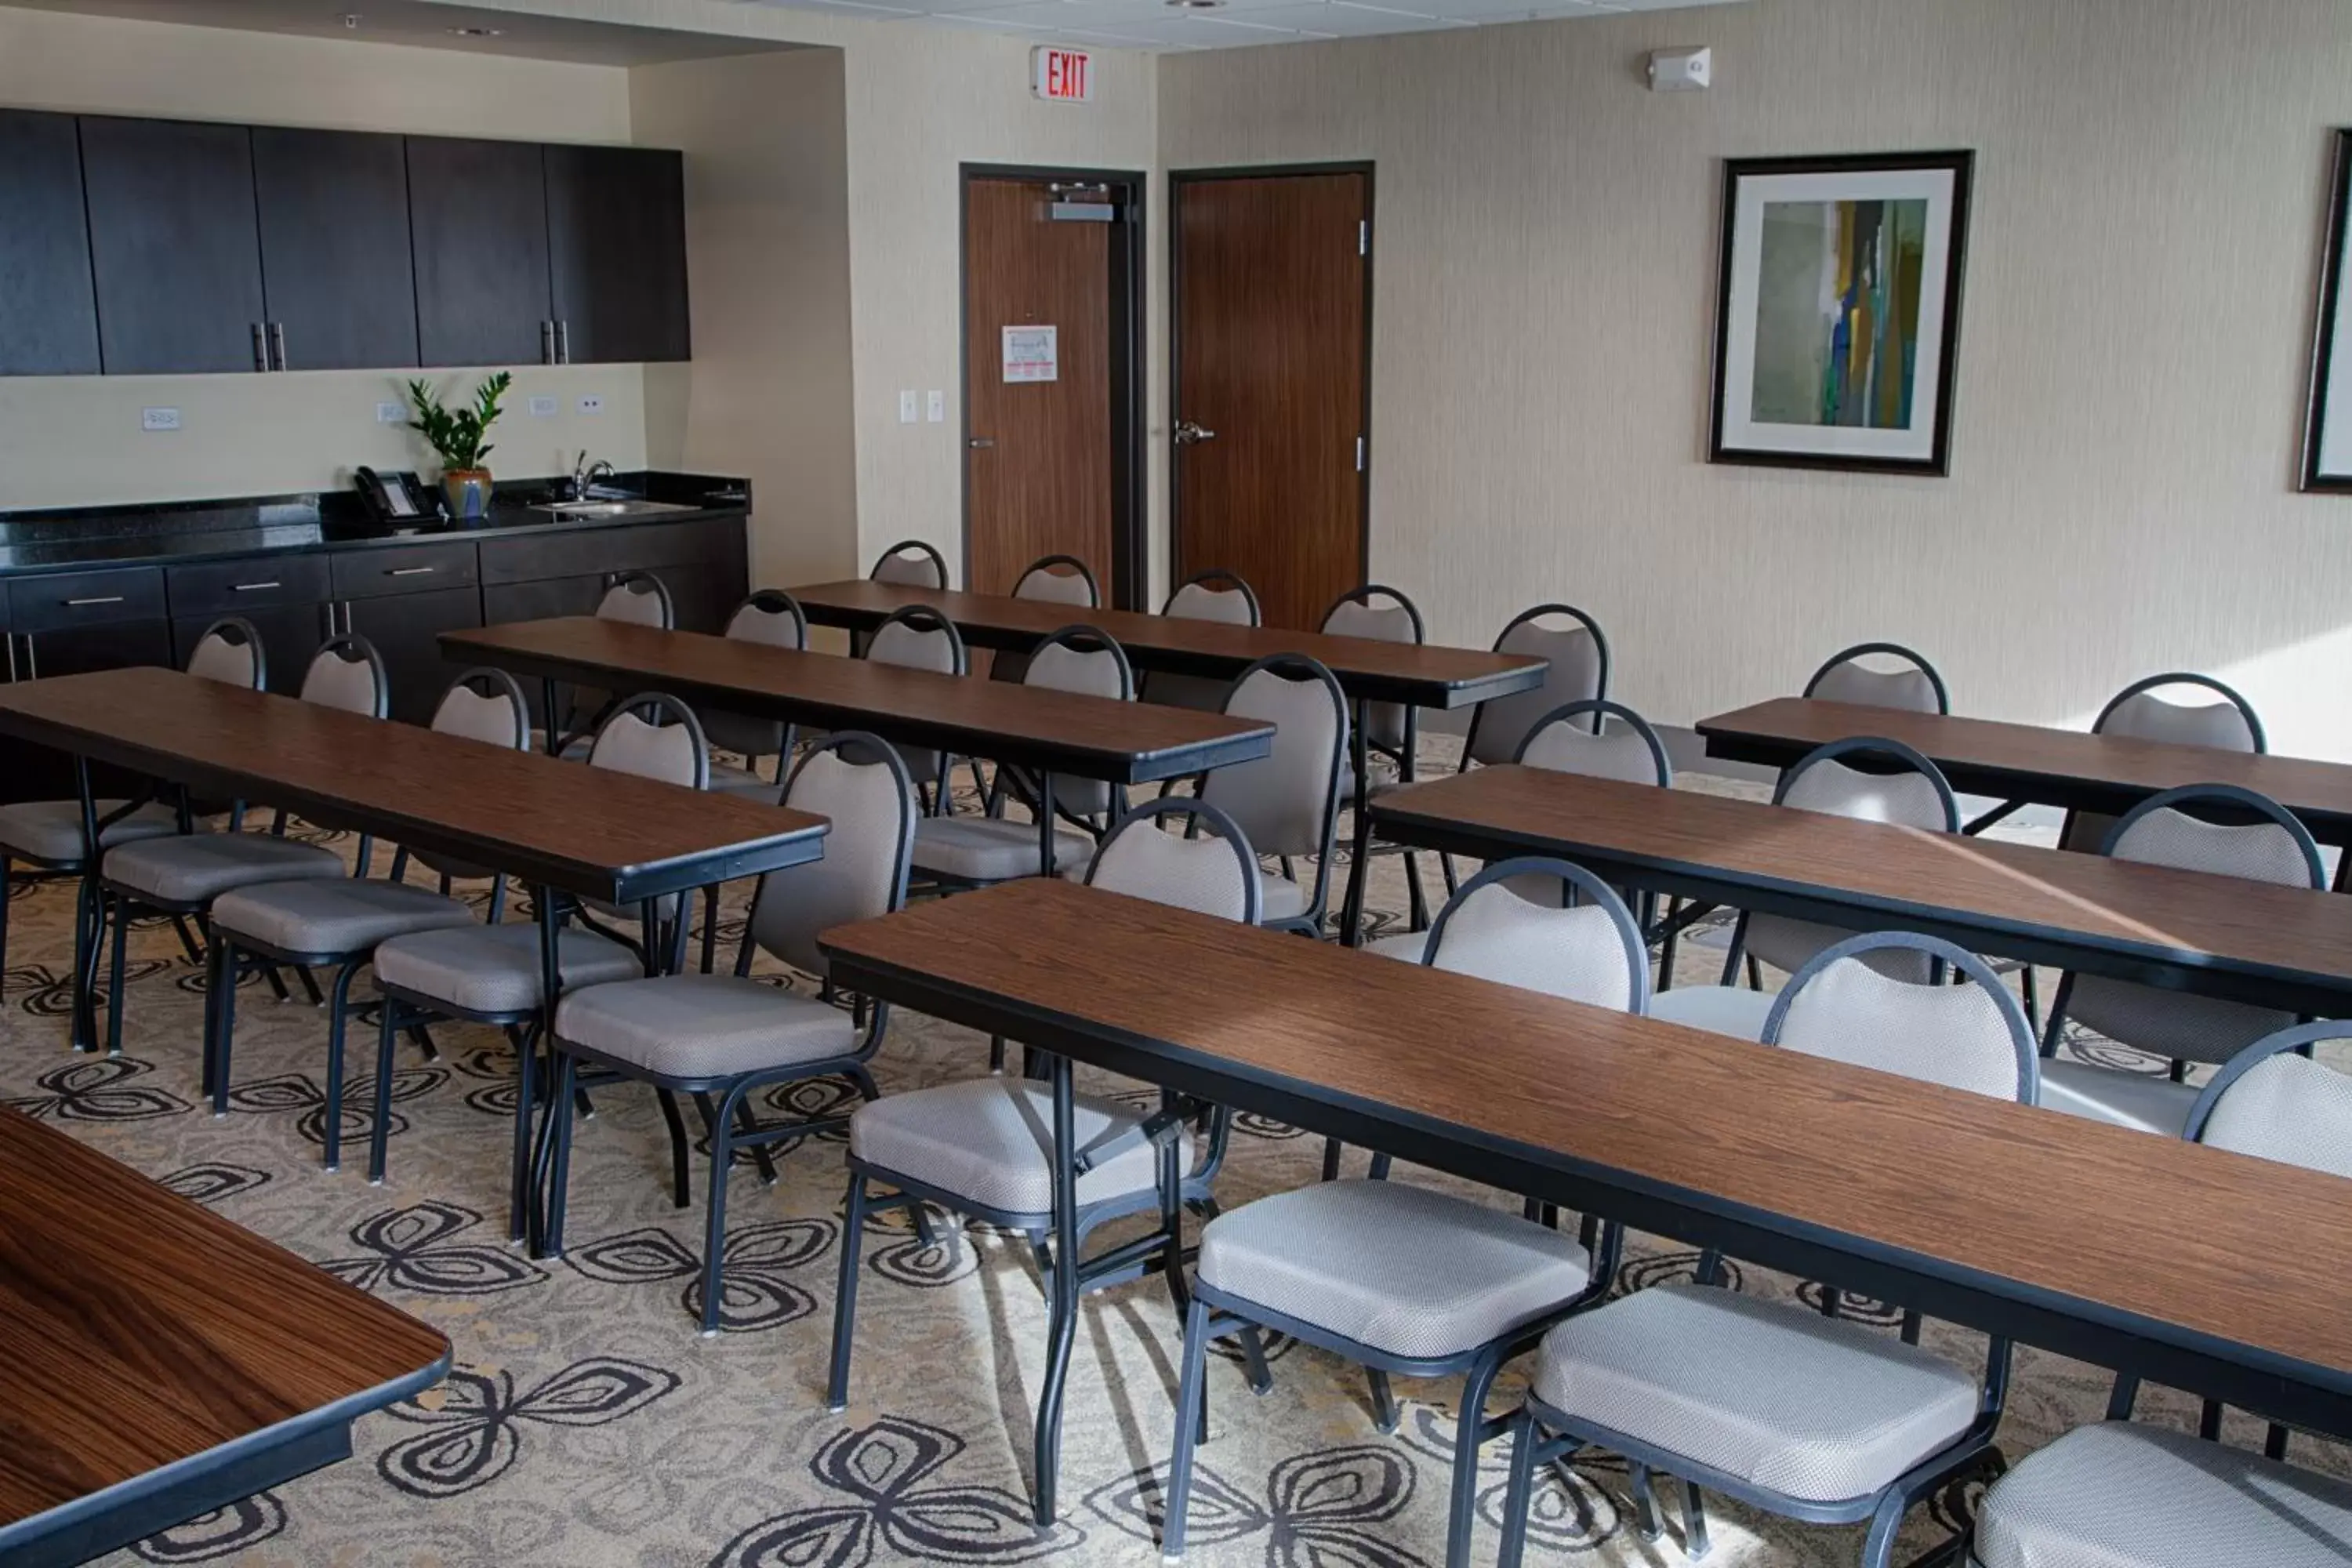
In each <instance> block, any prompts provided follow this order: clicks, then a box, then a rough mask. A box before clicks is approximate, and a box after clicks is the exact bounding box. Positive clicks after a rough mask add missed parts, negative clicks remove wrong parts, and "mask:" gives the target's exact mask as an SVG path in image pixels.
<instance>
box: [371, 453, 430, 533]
mask: <svg viewBox="0 0 2352 1568" xmlns="http://www.w3.org/2000/svg"><path fill="white" fill-rule="evenodd" d="M352 489H355V490H357V491H359V493H360V500H361V503H362V505H364V506H365V507H366V508H367V510H368V514H369V515H370V516H371V517H373V518H374V519H375V521H378V522H391V523H400V522H412V523H413V522H432V521H437V520H438V519H439V518H440V515H441V507H440V503H439V501H438V500H436V499H435V497H434V494H433V492H432V491H431V490H430V489H427V488H425V481H424V480H422V479H418V478H417V477H416V475H415V473H413V472H407V473H404V472H401V471H398V470H394V472H392V473H389V474H379V473H377V472H376V471H375V470H374V469H373V468H367V467H364V466H362V467H361V468H355V469H353V470H352Z"/></svg>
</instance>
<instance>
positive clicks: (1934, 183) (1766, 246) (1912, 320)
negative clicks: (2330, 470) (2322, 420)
mask: <svg viewBox="0 0 2352 1568" xmlns="http://www.w3.org/2000/svg"><path fill="white" fill-rule="evenodd" d="M1975 163H1976V154H1975V153H1968V152H1953V153H1885V154H1868V153H1864V154H1854V155H1850V156H1843V157H1834V158H1735V159H1731V160H1729V161H1728V162H1727V163H1725V165H1724V179H1723V275H1722V279H1721V280H1720V283H1719V285H1718V289H1717V298H1716V327H1715V414H1714V423H1713V434H1712V437H1711V438H1710V440H1709V442H1708V447H1707V457H1708V458H1709V460H1711V461H1714V462H1717V463H1761V464H1767V465H1771V466H1775V467H1781V468H1858V469H1865V470H1872V471H1876V472H1880V473H1896V474H1935V475H1941V474H1945V473H1948V472H1949V471H1950V463H1951V445H1952V372H1953V368H1954V365H1955V363H1956V360H1957V354H1958V347H1959V327H1960V272H1961V268H1962V264H1963V262H1964V260H1965V258H1966V256H1967V251H1968V234H1969V174H1971V172H1972V171H1973V169H1974V167H1975ZM2347 406H2352V404H2347Z"/></svg>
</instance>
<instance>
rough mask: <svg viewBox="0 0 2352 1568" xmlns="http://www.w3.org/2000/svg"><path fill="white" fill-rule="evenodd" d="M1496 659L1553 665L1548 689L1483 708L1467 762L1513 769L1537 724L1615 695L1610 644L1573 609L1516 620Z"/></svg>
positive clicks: (1529, 613)
mask: <svg viewBox="0 0 2352 1568" xmlns="http://www.w3.org/2000/svg"><path fill="white" fill-rule="evenodd" d="M1495 651H1496V653H1517V654H1526V655H1528V657H1530V658H1543V659H1549V660H1550V668H1549V669H1547V670H1545V671H1544V678H1543V684H1542V685H1540V686H1537V687H1534V688H1532V689H1528V690H1526V691H1519V692H1514V693H1513V694H1512V695H1510V696H1508V697H1496V698H1491V699H1489V700H1486V701H1485V702H1481V703H1480V704H1478V710H1477V711H1476V712H1475V714H1473V715H1472V716H1471V720H1470V735H1469V738H1468V740H1466V741H1465V742H1464V743H1463V749H1462V762H1463V765H1464V766H1465V767H1467V766H1468V765H1469V764H1470V763H1507V762H1509V761H1510V760H1511V759H1512V758H1513V757H1515V756H1517V755H1518V753H1519V743H1520V742H1522V741H1524V740H1526V739H1527V735H1528V731H1530V730H1532V729H1534V728H1535V727H1536V723H1537V721H1538V720H1540V719H1542V718H1543V717H1544V716H1545V715H1546V714H1548V713H1551V712H1555V711H1557V710H1559V708H1560V707H1561V706H1563V705H1564V704H1566V703H1570V702H1582V701H1588V700H1593V699H1596V698H1601V697H1606V696H1608V695H1609V639H1608V638H1607V637H1603V636H1602V635H1601V624H1600V623H1599V622H1598V621H1595V620H1594V619H1593V618H1592V617H1591V616H1588V615H1586V614H1585V613H1584V612H1583V611H1582V610H1580V609H1578V608H1577V607H1576V606H1574V605H1536V606H1535V607H1534V608H1533V609H1528V610H1522V611H1520V612H1519V613H1518V614H1517V615H1516V616H1512V617H1511V620H1510V624H1509V625H1507V626H1505V627H1504V628H1503V631H1502V635H1501V636H1500V637H1496V639H1495Z"/></svg>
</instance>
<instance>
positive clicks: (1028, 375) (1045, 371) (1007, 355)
mask: <svg viewBox="0 0 2352 1568" xmlns="http://www.w3.org/2000/svg"><path fill="white" fill-rule="evenodd" d="M1058 334H1059V329H1058V328H1055V327H1007V328H1005V329H1004V379H1005V380H1006V381H1008V382H1013V381H1058V380H1060V379H1061V348H1060V345H1059V343H1058V342H1057V341H1056V339H1057V337H1058Z"/></svg>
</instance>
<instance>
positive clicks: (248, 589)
mask: <svg viewBox="0 0 2352 1568" xmlns="http://www.w3.org/2000/svg"><path fill="white" fill-rule="evenodd" d="M285 585H286V584H283V583H231V584H229V585H228V591H229V592H230V593H232V594H258V593H260V592H261V591H262V590H263V589H264V588H282V587H284V586H285Z"/></svg>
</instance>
